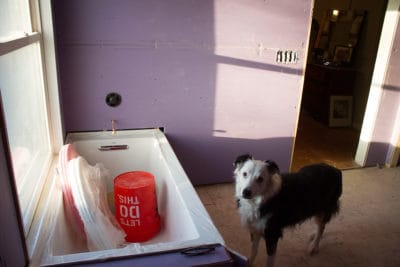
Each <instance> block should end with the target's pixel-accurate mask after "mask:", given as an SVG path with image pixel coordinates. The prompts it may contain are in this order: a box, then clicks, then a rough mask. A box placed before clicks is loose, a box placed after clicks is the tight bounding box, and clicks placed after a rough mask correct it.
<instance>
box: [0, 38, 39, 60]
mask: <svg viewBox="0 0 400 267" xmlns="http://www.w3.org/2000/svg"><path fill="white" fill-rule="evenodd" d="M18 35H19V36H15V35H11V36H9V39H8V40H4V39H3V40H2V39H0V56H2V55H5V54H7V53H10V52H12V51H14V50H17V49H19V48H22V47H25V46H28V45H30V44H33V43H36V42H38V41H39V40H40V33H38V32H32V33H23V32H21V33H20V34H18Z"/></svg>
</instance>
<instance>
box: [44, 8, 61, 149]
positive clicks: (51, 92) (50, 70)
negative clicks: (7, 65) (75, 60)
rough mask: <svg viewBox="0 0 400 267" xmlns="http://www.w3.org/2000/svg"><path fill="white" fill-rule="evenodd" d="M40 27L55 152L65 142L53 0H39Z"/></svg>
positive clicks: (52, 141) (51, 133)
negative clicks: (52, 9)
mask: <svg viewBox="0 0 400 267" xmlns="http://www.w3.org/2000/svg"><path fill="white" fill-rule="evenodd" d="M39 8H40V14H41V17H40V27H41V31H42V38H43V43H42V44H43V54H44V59H43V66H44V70H43V71H44V75H45V76H44V77H45V88H46V92H47V100H48V101H47V102H48V107H47V108H48V117H49V127H50V140H51V144H52V150H53V153H54V154H57V153H58V152H59V151H60V148H61V146H62V144H63V129H62V122H61V110H60V96H59V91H58V75H57V63H56V53H55V43H54V32H53V16H52V11H51V0H42V1H39Z"/></svg>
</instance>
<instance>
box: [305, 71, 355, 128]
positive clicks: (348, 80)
mask: <svg viewBox="0 0 400 267" xmlns="http://www.w3.org/2000/svg"><path fill="white" fill-rule="evenodd" d="M355 76H356V71H355V70H354V69H352V68H345V67H334V66H324V65H317V64H308V65H307V69H306V74H305V80H304V89H303V100H302V105H303V106H302V107H303V108H304V109H305V110H306V111H308V112H309V113H310V114H311V115H312V116H313V117H314V118H315V119H316V120H319V121H321V122H323V123H325V124H328V125H329V112H330V103H331V97H332V96H352V95H353V87H354V80H355ZM350 112H351V110H350Z"/></svg>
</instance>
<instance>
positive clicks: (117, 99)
mask: <svg viewBox="0 0 400 267" xmlns="http://www.w3.org/2000/svg"><path fill="white" fill-rule="evenodd" d="M121 101H122V97H121V95H120V94H118V93H115V92H112V93H108V94H107V96H106V104H107V105H109V106H110V107H113V108H115V107H118V106H119V105H120V104H121Z"/></svg>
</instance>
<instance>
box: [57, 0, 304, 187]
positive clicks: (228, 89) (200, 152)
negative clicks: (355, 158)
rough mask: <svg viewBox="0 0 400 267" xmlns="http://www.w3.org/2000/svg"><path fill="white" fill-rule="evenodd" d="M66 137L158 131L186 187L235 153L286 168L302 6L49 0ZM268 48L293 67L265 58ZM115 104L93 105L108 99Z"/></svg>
mask: <svg viewBox="0 0 400 267" xmlns="http://www.w3.org/2000/svg"><path fill="white" fill-rule="evenodd" d="M53 6H54V16H55V23H56V26H55V33H56V38H57V55H58V64H59V75H60V86H61V95H62V105H63V118H64V124H65V125H64V126H65V130H66V131H87V130H102V129H110V127H111V120H112V119H115V120H116V121H117V123H116V126H117V128H120V129H124V128H125V129H126V128H146V127H161V126H162V127H165V129H166V133H167V136H168V139H169V140H170V142H171V144H172V146H173V147H174V150H175V152H176V153H177V156H178V158H179V160H180V161H181V163H182V164H183V167H184V168H185V170H186V171H187V173H188V176H189V177H190V179H191V180H192V182H193V183H195V184H204V183H215V182H223V181H231V172H232V162H233V161H234V158H235V157H236V156H237V155H238V154H241V153H252V154H253V155H254V156H256V157H258V158H263V159H274V160H276V161H277V163H278V164H279V165H280V166H281V169H282V170H288V168H289V165H290V158H291V148H292V143H293V135H294V132H295V129H296V121H297V114H298V108H299V107H298V103H299V98H300V96H301V90H302V80H303V74H302V72H303V70H302V67H303V65H304V54H305V49H306V46H307V37H308V28H309V19H310V7H311V1H310V0H302V1H296V2H294V1H292V0H270V1H261V0H247V1H230V0H215V1H211V0H193V1H189V0H169V1H163V0H159V1H157V0H146V1H139V0H138V1H131V0H118V1H111V0H69V1H61V0H55V1H53ZM278 49H285V50H286V49H292V50H295V51H297V53H298V55H299V58H300V59H299V62H298V63H297V64H295V65H279V64H277V63H275V57H276V56H275V55H276V51H277V50H278ZM111 91H115V92H118V93H120V94H121V95H122V104H121V105H120V106H119V107H116V108H111V107H108V106H107V105H106V104H105V101H104V99H105V96H106V94H107V93H108V92H111Z"/></svg>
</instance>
